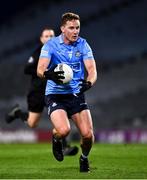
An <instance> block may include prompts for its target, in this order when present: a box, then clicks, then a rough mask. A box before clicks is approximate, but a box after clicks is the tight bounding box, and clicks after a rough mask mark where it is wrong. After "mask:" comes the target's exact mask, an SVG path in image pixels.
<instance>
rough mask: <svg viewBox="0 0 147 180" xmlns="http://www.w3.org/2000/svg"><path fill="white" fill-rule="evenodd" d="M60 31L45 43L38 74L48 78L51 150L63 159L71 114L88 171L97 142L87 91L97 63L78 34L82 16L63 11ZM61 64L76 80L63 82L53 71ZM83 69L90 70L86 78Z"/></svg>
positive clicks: (83, 169)
mask: <svg viewBox="0 0 147 180" xmlns="http://www.w3.org/2000/svg"><path fill="white" fill-rule="evenodd" d="M61 32H62V33H61V35H59V36H58V37H55V38H52V39H51V40H50V41H48V42H47V43H46V44H45V45H44V46H43V48H42V50H41V54H40V59H39V62H38V67H37V74H38V76H39V77H40V78H42V79H47V80H48V81H47V86H46V91H45V95H46V97H45V98H46V104H47V106H48V115H49V118H50V120H51V122H52V124H53V139H52V143H53V146H52V150H53V154H54V157H55V158H56V159H57V160H58V161H63V159H64V154H63V144H62V140H63V138H65V137H66V136H67V135H68V133H69V131H70V123H69V119H68V117H70V118H71V119H72V120H73V121H74V123H75V124H76V126H77V128H78V130H79V132H80V135H81V150H82V154H81V156H80V159H79V163H80V172H89V171H90V168H89V161H88V155H89V152H90V150H91V147H92V144H93V142H94V134H93V124H92V118H91V113H90V110H89V108H88V105H87V103H86V101H85V96H84V92H85V91H87V90H88V89H90V88H91V87H92V86H93V85H94V83H95V81H96V79H97V70H96V64H95V60H94V57H93V53H92V50H91V48H90V46H89V45H88V43H87V42H86V40H85V39H83V38H81V37H79V32H80V17H79V15H77V14H74V13H70V12H69V13H65V14H63V16H62V19H61ZM59 63H66V64H68V65H69V66H70V67H71V68H72V70H73V73H74V76H73V79H72V80H71V81H70V83H68V84H62V79H64V72H63V71H62V69H61V71H59V72H58V74H55V72H54V71H53V68H54V67H55V66H56V65H57V64H59ZM84 69H86V71H87V77H86V78H85V74H84Z"/></svg>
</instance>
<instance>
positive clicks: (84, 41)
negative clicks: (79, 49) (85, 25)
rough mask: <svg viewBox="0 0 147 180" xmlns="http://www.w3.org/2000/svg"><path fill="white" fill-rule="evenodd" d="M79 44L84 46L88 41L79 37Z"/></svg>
mask: <svg viewBox="0 0 147 180" xmlns="http://www.w3.org/2000/svg"><path fill="white" fill-rule="evenodd" d="M77 42H79V43H81V44H84V43H86V42H87V41H86V39H85V38H83V37H80V36H79V38H78V40H77Z"/></svg>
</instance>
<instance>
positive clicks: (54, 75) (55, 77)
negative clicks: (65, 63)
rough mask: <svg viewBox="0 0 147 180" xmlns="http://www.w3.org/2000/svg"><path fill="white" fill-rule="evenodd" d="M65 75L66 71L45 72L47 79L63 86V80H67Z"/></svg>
mask: <svg viewBox="0 0 147 180" xmlns="http://www.w3.org/2000/svg"><path fill="white" fill-rule="evenodd" d="M63 75H64V71H57V72H54V71H52V70H46V71H45V72H44V77H45V79H48V80H52V81H54V82H55V83H57V84H62V79H64V78H65V77H64V76H63Z"/></svg>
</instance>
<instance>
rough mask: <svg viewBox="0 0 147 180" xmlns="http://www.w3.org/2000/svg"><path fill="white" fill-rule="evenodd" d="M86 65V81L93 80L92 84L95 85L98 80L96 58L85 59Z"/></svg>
mask: <svg viewBox="0 0 147 180" xmlns="http://www.w3.org/2000/svg"><path fill="white" fill-rule="evenodd" d="M84 65H85V69H86V71H87V78H86V81H89V82H91V85H93V84H94V83H95V82H96V80H97V69H96V63H95V60H94V59H87V60H84Z"/></svg>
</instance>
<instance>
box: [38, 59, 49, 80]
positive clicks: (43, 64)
mask: <svg viewBox="0 0 147 180" xmlns="http://www.w3.org/2000/svg"><path fill="white" fill-rule="evenodd" d="M49 63H50V60H49V59H48V58H45V57H41V58H39V61H38V66H37V75H38V76H39V77H40V78H45V75H44V73H45V71H46V70H47V67H48V65H49Z"/></svg>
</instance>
